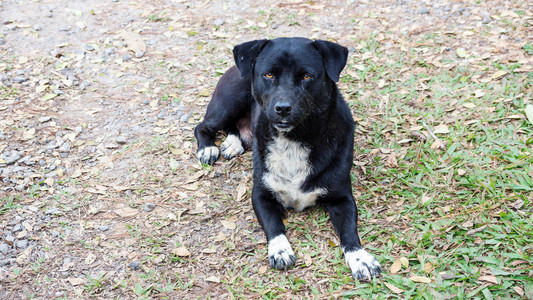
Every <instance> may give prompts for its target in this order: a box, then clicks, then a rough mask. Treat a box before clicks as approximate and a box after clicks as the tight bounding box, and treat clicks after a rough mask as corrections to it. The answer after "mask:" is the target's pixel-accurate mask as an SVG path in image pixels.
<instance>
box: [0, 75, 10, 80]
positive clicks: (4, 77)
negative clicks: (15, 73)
mask: <svg viewBox="0 0 533 300" xmlns="http://www.w3.org/2000/svg"><path fill="white" fill-rule="evenodd" d="M8 80H9V77H7V75H6V74H0V81H1V82H4V81H8Z"/></svg>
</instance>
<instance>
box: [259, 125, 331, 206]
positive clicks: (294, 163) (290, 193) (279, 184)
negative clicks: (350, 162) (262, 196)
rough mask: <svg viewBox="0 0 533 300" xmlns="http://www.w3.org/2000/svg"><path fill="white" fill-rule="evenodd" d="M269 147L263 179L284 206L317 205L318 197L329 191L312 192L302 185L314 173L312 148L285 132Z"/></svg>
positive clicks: (318, 190)
mask: <svg viewBox="0 0 533 300" xmlns="http://www.w3.org/2000/svg"><path fill="white" fill-rule="evenodd" d="M267 147H268V151H269V153H268V154H267V156H266V158H265V166H266V170H267V172H266V173H265V174H264V175H263V182H264V183H265V185H266V186H267V187H268V188H269V189H270V190H271V191H272V192H274V193H276V194H277V198H278V201H279V202H280V203H281V204H282V205H283V206H284V207H287V208H294V210H296V211H301V210H303V209H304V208H306V207H309V206H312V205H314V204H315V201H316V199H317V197H318V196H321V195H324V194H325V193H326V190H325V189H323V188H316V189H314V190H313V191H310V192H304V191H302V184H303V183H304V182H305V180H306V179H307V176H309V174H310V173H311V167H310V166H309V149H307V148H305V147H304V146H303V145H301V144H300V143H298V142H294V141H291V140H289V139H287V138H286V137H285V136H283V135H280V136H278V137H277V138H276V139H275V140H274V142H273V143H271V144H270V145H268V146H267Z"/></svg>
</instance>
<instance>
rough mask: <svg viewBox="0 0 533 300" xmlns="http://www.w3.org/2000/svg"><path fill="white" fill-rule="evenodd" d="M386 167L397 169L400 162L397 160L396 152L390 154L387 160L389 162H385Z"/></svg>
mask: <svg viewBox="0 0 533 300" xmlns="http://www.w3.org/2000/svg"><path fill="white" fill-rule="evenodd" d="M385 165H386V166H387V167H389V168H397V167H398V161H397V159H396V152H392V153H391V154H389V157H388V158H387V161H386V162H385Z"/></svg>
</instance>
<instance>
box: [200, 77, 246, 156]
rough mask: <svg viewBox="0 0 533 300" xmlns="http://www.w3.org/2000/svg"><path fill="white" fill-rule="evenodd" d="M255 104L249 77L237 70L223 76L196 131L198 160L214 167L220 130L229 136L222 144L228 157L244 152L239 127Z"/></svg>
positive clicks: (218, 152) (217, 153) (224, 153)
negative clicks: (243, 75) (216, 139)
mask: <svg viewBox="0 0 533 300" xmlns="http://www.w3.org/2000/svg"><path fill="white" fill-rule="evenodd" d="M252 101H253V99H252V97H251V92H250V79H249V78H241V77H240V75H239V70H238V69H237V68H236V67H232V68H230V69H229V70H228V71H227V72H226V73H225V74H224V75H222V77H221V78H220V80H219V82H218V84H217V87H216V88H215V92H214V93H213V98H212V99H211V101H210V102H209V105H208V106H207V111H206V113H205V117H204V120H203V121H202V122H201V123H200V124H198V126H197V127H196V128H195V129H194V135H195V136H196V140H197V141H198V152H197V154H196V157H197V158H198V160H200V161H201V162H202V163H205V164H212V163H214V162H215V161H216V160H217V159H218V156H219V154H220V151H219V149H218V147H217V146H216V145H215V135H216V133H217V132H218V131H219V130H224V131H226V132H227V133H228V139H227V140H226V142H224V144H223V145H222V148H223V151H222V152H223V155H224V156H225V157H226V158H231V157H234V156H236V155H238V154H240V153H242V152H243V151H244V148H243V145H242V143H241V140H240V134H239V129H238V128H237V127H238V122H239V121H240V120H241V119H242V118H243V116H245V115H246V114H247V112H248V111H249V110H250V106H251V103H252Z"/></svg>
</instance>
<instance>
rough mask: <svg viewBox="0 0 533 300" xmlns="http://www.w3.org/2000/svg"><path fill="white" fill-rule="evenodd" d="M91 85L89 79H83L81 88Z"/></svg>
mask: <svg viewBox="0 0 533 300" xmlns="http://www.w3.org/2000/svg"><path fill="white" fill-rule="evenodd" d="M89 85H91V84H90V83H89V81H87V80H84V81H82V82H81V83H80V89H82V90H84V89H86V88H87V87H89Z"/></svg>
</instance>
